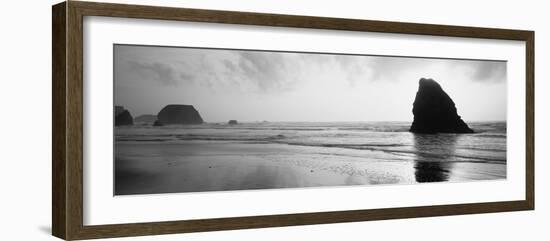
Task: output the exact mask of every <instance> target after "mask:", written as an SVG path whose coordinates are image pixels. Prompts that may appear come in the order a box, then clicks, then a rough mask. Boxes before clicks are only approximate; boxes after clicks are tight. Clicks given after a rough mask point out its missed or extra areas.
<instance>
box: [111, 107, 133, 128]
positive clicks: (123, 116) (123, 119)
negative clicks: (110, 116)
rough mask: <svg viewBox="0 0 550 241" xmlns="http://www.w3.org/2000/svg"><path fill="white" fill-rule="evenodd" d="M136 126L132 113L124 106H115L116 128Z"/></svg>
mask: <svg viewBox="0 0 550 241" xmlns="http://www.w3.org/2000/svg"><path fill="white" fill-rule="evenodd" d="M133 124H134V118H133V117H132V115H131V114H130V112H129V111H128V110H126V109H124V107H122V106H115V126H128V125H130V126H131V125H133Z"/></svg>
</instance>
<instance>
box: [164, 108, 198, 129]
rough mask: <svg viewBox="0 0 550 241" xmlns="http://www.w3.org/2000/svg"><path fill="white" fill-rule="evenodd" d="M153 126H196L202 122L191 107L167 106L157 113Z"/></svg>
mask: <svg viewBox="0 0 550 241" xmlns="http://www.w3.org/2000/svg"><path fill="white" fill-rule="evenodd" d="M157 118H158V120H157V121H156V122H155V125H157V126H161V125H197V124H202V123H203V120H202V117H201V115H200V114H199V112H198V111H197V110H196V109H195V107H193V106H192V105H167V106H165V107H164V108H162V110H161V111H160V112H159V113H158V115H157Z"/></svg>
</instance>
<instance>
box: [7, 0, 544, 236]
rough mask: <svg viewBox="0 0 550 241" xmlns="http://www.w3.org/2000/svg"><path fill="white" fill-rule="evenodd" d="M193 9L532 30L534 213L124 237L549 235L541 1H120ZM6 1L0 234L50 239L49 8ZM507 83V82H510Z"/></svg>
mask: <svg viewBox="0 0 550 241" xmlns="http://www.w3.org/2000/svg"><path fill="white" fill-rule="evenodd" d="M127 2H131V3H155V4H164V5H177V6H183V7H192V8H209V9H222V10H239V11H255V12H271V13H285V14H300V15H318V16H330V17H345V18H361V19H373V20H391V21H407V22H422V23H437V24H452V25H469V26H479V27H497V28H515V29H528V30H535V31H536V61H535V62H536V73H535V79H536V106H537V108H536V112H535V113H536V150H537V152H536V185H537V186H536V211H532V212H515V213H498V214H480V215H467V216H453V217H438V218H421V219H408V220H390V221H376V222H361V223H346V224H329V225H314V226H298V227H285V228H269V229H254V230H240V231H223V232H210V233H195V234H183V235H182V234H180V235H164V236H155V237H151V236H149V237H139V238H127V239H121V240H188V241H195V240H366V239H371V240H377V239H384V240H446V241H450V240H461V241H463V240H483V239H485V240H548V238H550V231H549V229H548V223H550V200H549V198H550V197H549V195H550V188H548V187H547V186H546V185H547V184H548V183H550V176H549V175H548V174H547V173H546V172H547V171H546V170H549V169H550V164H549V163H550V153H549V152H548V150H547V149H546V147H547V146H548V142H549V141H548V139H547V137H546V136H545V134H546V133H549V127H548V125H547V124H546V123H548V122H549V121H550V119H549V118H550V108H547V107H546V103H548V102H550V96H549V95H546V93H545V92H546V91H547V90H550V83H549V82H548V81H546V80H548V79H549V78H550V70H549V69H547V68H546V66H547V65H549V64H550V59H549V58H550V56H549V55H548V54H547V53H549V48H550V27H548V22H549V21H550V15H549V14H548V9H550V8H549V7H548V6H546V3H545V2H546V1H534V0H524V1H509V2H508V1H496V0H491V1H475V0H474V1H470V0H464V1H437V0H433V1H421V0H416V1H407V0H401V1H394V0H385V1H372V2H370V3H369V2H367V1H360V0H356V1H352V0H338V1H319V0H302V1H298V0H278V1H265V0H264V1H262V0H238V1H236V0H234V1H227V0H226V1H223V0H202V1H177V2H176V1H169V0H165V1H139V0H134V1H127ZM54 3H57V1H51V0H50V1H44V0H41V1H40V0H34V1H7V2H4V3H3V6H2V13H1V14H0V18H1V21H0V26H1V27H0V33H1V36H0V61H1V65H0V66H1V67H0V106H1V107H0V113H1V117H0V188H1V190H0V240H56V238H54V237H52V236H50V234H49V233H50V230H51V228H50V227H51V224H50V219H51V214H50V213H51V208H50V207H51V194H50V192H51V188H50V187H51V181H50V180H51V158H50V157H51V151H50V149H51V70H50V68H51V27H50V21H51V10H50V6H51V5H52V4H54ZM511 81H513V80H511Z"/></svg>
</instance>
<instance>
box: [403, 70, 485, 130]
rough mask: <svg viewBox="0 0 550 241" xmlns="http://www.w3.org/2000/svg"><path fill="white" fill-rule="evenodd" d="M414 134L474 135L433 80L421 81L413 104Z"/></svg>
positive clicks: (412, 128)
mask: <svg viewBox="0 0 550 241" xmlns="http://www.w3.org/2000/svg"><path fill="white" fill-rule="evenodd" d="M413 114H414V121H413V123H412V125H411V128H410V131H411V132H414V133H473V132H474V131H473V130H472V129H470V128H469V127H468V125H467V124H466V123H464V121H463V120H462V119H461V118H460V116H459V115H458V114H457V111H456V107H455V103H454V102H453V100H452V99H451V97H449V96H448V95H447V93H445V91H443V89H442V88H441V86H440V85H439V84H438V83H437V82H435V81H434V80H432V79H424V78H422V79H420V81H419V84H418V92H417V93H416V98H415V99H414V103H413Z"/></svg>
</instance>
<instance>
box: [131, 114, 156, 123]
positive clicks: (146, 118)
mask: <svg viewBox="0 0 550 241" xmlns="http://www.w3.org/2000/svg"><path fill="white" fill-rule="evenodd" d="M156 120H157V116H156V115H140V116H138V117H136V118H134V122H142V123H154V122H155V121H156Z"/></svg>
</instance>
